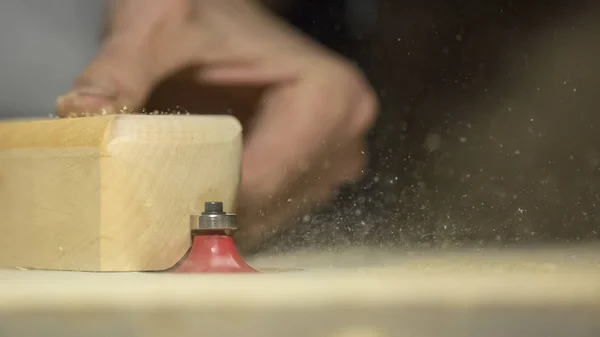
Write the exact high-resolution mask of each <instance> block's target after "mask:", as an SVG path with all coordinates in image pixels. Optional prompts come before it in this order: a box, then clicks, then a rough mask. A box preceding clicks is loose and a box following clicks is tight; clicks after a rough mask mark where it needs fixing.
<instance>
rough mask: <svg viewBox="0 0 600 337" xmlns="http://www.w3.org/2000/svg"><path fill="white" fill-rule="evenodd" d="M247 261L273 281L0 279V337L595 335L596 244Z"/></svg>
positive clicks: (152, 276) (599, 296)
mask: <svg viewBox="0 0 600 337" xmlns="http://www.w3.org/2000/svg"><path fill="white" fill-rule="evenodd" d="M249 262H250V263H251V264H252V265H253V266H254V267H257V268H259V269H263V270H271V269H269V268H277V267H279V268H283V269H284V271H281V272H270V273H264V274H252V275H239V274H236V275H232V274H229V275H222V274H221V275H215V274H187V275H186V274H166V273H101V274H98V273H74V272H48V271H18V270H4V271H2V270H0V280H2V286H1V287H0V335H2V336H20V337H29V336H42V335H43V336H49V337H54V336H56V337H71V336H112V337H121V336H140V337H141V336H143V337H154V336H178V337H187V336H190V337H191V336H211V337H239V336H261V337H281V336H286V337H313V336H314V337H321V336H322V337H338V336H345V337H378V336H381V337H393V336H401V337H402V336H413V337H414V336H416V337H507V336H515V337H516V336H526V337H542V336H543V337H564V336H569V337H597V336H600V334H599V333H600V246H598V245H591V246H574V247H540V248H528V249H525V248H514V249H499V250H495V249H483V250H474V249H472V250H454V251H435V252H432V251H429V252H428V251H424V252H423V251H411V252H409V251H375V250H368V249H364V250H356V249H354V250H349V251H336V252H329V253H322V252H297V253H291V254H286V255H273V256H262V257H261V256H259V257H256V258H255V259H253V260H250V261H249ZM285 268H301V269H303V270H300V271H285Z"/></svg>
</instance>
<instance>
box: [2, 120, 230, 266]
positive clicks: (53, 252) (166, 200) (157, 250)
mask: <svg viewBox="0 0 600 337" xmlns="http://www.w3.org/2000/svg"><path fill="white" fill-rule="evenodd" d="M241 148H242V130H241V126H240V124H239V122H238V121H237V120H236V119H235V118H233V117H229V116H185V115H179V116H177V115H117V116H98V117H85V118H74V119H51V120H19V121H8V122H3V123H0V214H1V215H2V221H0V231H1V232H2V235H0V267H8V268H14V267H21V268H34V269H52V270H75V271H144V270H163V269H166V268H169V267H171V266H172V265H173V264H175V263H176V262H177V261H178V260H179V259H180V258H181V257H182V256H183V255H184V254H185V252H186V251H187V249H188V248H189V246H190V235H189V216H190V214H191V213H193V212H199V211H201V210H202V208H201V206H202V204H203V202H204V201H208V200H219V201H223V202H224V204H225V208H226V210H227V211H231V210H232V209H234V207H235V205H234V201H235V195H236V192H237V188H238V184H239V178H240V165H241Z"/></svg>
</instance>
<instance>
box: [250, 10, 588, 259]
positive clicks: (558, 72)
mask: <svg viewBox="0 0 600 337" xmlns="http://www.w3.org/2000/svg"><path fill="white" fill-rule="evenodd" d="M448 3H450V2H442V1H423V2H418V3H417V2H400V1H398V2H392V1H390V2H381V3H380V8H379V9H380V11H379V12H380V17H379V18H378V23H377V27H375V29H373V32H372V33H371V34H370V35H369V36H368V37H361V38H360V39H359V40H360V41H359V43H357V45H358V46H361V47H360V48H361V50H362V54H364V60H363V62H362V63H363V64H364V68H365V69H366V70H367V72H368V74H369V75H370V77H371V79H372V81H373V83H374V85H375V86H376V87H377V89H378V92H379V94H380V96H381V100H382V111H381V113H382V116H381V118H380V121H379V124H378V125H377V127H376V128H375V130H374V132H373V135H372V136H373V137H372V150H371V151H372V153H371V156H372V158H371V159H372V160H371V166H370V169H369V172H368V174H367V175H366V177H365V179H364V181H362V182H361V183H360V184H358V185H356V186H351V187H349V188H348V189H347V190H344V191H340V195H339V198H338V202H336V204H335V205H333V206H332V207H330V208H327V209H322V210H318V211H315V212H314V213H312V214H306V215H304V216H302V217H301V218H300V219H298V225H297V226H294V227H292V228H291V229H290V230H288V231H285V232H283V233H279V234H278V235H276V236H275V237H273V238H272V239H271V240H269V241H268V242H267V243H266V244H265V245H264V247H263V248H262V249H263V251H285V250H290V249H298V248H304V247H317V248H319V247H329V248H328V249H335V248H332V247H337V246H348V245H355V246H361V245H364V246H378V247H399V246H402V247H411V246H426V247H456V246H463V245H475V246H482V247H483V246H488V245H499V246H503V245H508V244H514V243H530V242H548V241H561V242H568V241H583V240H593V239H597V238H598V237H599V234H598V231H599V230H600V226H599V224H600V222H599V220H600V207H599V206H600V200H599V196H598V195H599V190H600V171H599V170H600V152H599V151H600V148H599V146H600V134H599V133H598V129H599V128H600V123H599V122H600V116H599V114H598V112H597V110H598V103H599V101H600V65H599V64H598V62H597V61H596V60H597V57H598V56H600V40H599V39H598V37H597V36H600V35H599V34H600V21H598V20H597V18H598V17H599V16H600V5H591V4H583V2H581V4H580V3H578V2H577V1H571V2H569V5H566V4H561V3H560V2H553V5H552V6H550V5H548V4H535V3H527V2H525V1H520V2H519V1H516V2H515V1H513V2H509V1H503V0H492V1H486V2H476V1H456V2H455V3H454V4H452V5H450V4H448ZM540 3H541V2H540Z"/></svg>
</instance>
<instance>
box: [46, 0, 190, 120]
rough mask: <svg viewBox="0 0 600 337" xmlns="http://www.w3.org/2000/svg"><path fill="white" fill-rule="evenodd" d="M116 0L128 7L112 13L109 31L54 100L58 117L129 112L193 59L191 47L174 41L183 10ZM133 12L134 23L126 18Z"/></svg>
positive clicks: (182, 37) (178, 37)
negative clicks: (71, 81) (91, 57)
mask: <svg viewBox="0 0 600 337" xmlns="http://www.w3.org/2000/svg"><path fill="white" fill-rule="evenodd" d="M121 1H122V2H121V4H123V3H125V4H128V5H129V7H127V6H122V5H120V6H116V7H115V8H113V9H112V10H113V11H116V12H114V13H113V14H112V18H111V24H110V27H109V32H110V33H109V36H108V37H107V39H106V40H105V42H104V44H103V46H102V48H101V49H100V51H99V53H98V54H97V55H96V57H95V58H94V59H93V60H92V61H91V62H90V63H89V64H88V66H87V67H86V68H85V69H84V70H83V71H82V73H81V74H80V75H79V76H78V77H77V79H76V80H75V81H74V83H73V86H72V88H71V90H70V91H69V92H68V93H66V94H64V95H62V96H60V97H59V98H58V99H57V101H56V109H57V114H58V116H59V117H76V116H92V115H101V114H118V113H124V112H134V111H136V110H138V109H139V108H141V107H142V106H143V104H144V102H145V101H146V99H147V97H148V95H149V94H150V92H151V91H152V89H153V88H154V86H155V85H156V84H157V83H158V82H159V81H161V80H162V79H163V78H164V77H165V76H166V75H167V74H169V73H172V72H174V71H175V70H177V69H179V68H181V67H183V66H184V65H186V63H188V60H189V59H190V56H191V55H193V52H192V50H191V49H192V48H193V46H192V45H190V44H186V43H174V42H176V41H182V40H183V41H185V40H186V36H185V35H186V30H185V29H184V28H185V27H184V25H185V19H184V17H185V15H184V13H183V12H184V10H185V9H184V8H177V7H176V6H170V5H169V4H172V3H173V2H171V1H154V2H153V3H152V5H151V6H150V5H148V4H147V3H145V1H139V0H121ZM123 7H125V8H123ZM138 9H139V10H138ZM132 12H134V13H137V15H136V16H133V17H134V18H135V19H133V21H132V16H130V15H128V13H132ZM121 17H123V19H121ZM123 20H128V21H127V24H124V23H123ZM175 37H176V38H175Z"/></svg>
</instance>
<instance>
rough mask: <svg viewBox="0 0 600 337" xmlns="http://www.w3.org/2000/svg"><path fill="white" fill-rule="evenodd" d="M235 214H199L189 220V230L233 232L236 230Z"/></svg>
mask: <svg viewBox="0 0 600 337" xmlns="http://www.w3.org/2000/svg"><path fill="white" fill-rule="evenodd" d="M236 220H237V218H236V215H235V214H201V215H192V216H191V218H190V228H191V230H235V229H237V221H236Z"/></svg>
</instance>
